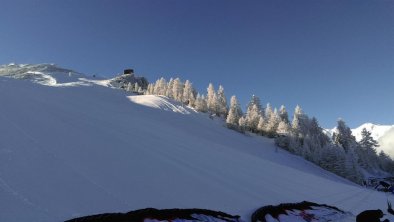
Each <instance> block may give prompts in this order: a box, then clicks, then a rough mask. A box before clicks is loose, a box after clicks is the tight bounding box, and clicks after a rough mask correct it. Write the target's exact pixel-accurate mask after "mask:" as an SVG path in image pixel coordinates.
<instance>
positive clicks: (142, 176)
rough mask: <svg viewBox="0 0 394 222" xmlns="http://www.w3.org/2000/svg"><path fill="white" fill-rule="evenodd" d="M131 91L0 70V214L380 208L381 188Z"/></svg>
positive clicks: (39, 217) (49, 216) (6, 217)
mask: <svg viewBox="0 0 394 222" xmlns="http://www.w3.org/2000/svg"><path fill="white" fill-rule="evenodd" d="M46 74H49V75H50V73H46ZM51 77H53V78H55V80H56V82H61V81H59V80H58V79H57V76H56V74H54V75H51ZM75 81H76V80H72V81H71V82H75ZM77 81H79V79H77ZM62 83H67V82H66V81H64V82H62ZM50 86H55V85H50ZM130 96H131V95H129V94H126V93H125V92H124V91H121V90H116V89H113V88H109V87H104V86H102V85H97V84H93V83H92V84H90V85H89V86H88V87H87V86H86V85H83V86H81V85H73V87H48V85H41V84H35V83H32V82H31V81H22V80H16V79H13V78H4V77H0V104H1V106H0V209H1V210H0V221H8V222H12V221H40V222H41V221H62V220H65V219H70V218H73V217H77V216H83V215H88V214H98V213H103V212H118V211H123V212H125V211H130V210H134V209H138V208H145V207H155V208H178V207H181V208H183V207H184V208H209V209H213V210H220V211H224V212H228V213H231V214H240V215H241V216H242V217H243V218H244V219H245V220H246V221H248V219H249V216H250V215H251V213H252V212H253V211H254V210H256V209H257V208H259V207H261V206H263V205H267V204H278V203H283V202H299V201H302V200H309V201H314V202H318V203H325V204H330V205H335V206H338V207H339V208H342V209H344V210H348V211H351V212H353V213H355V214H356V213H359V212H360V211H363V210H365V209H376V208H381V209H385V208H386V206H385V205H386V196H385V195H384V194H382V193H378V192H375V191H372V190H367V189H365V188H362V187H359V186H357V185H355V184H352V183H350V182H348V181H346V180H344V179H342V178H339V177H337V176H335V175H333V174H331V173H329V172H326V171H324V170H322V169H321V168H318V167H316V166H314V165H313V164H311V163H309V162H307V161H305V160H303V159H302V158H300V157H297V156H294V155H291V154H289V153H287V152H285V151H282V150H279V152H276V151H275V147H274V143H273V141H272V140H270V139H266V138H263V137H254V136H250V135H243V134H240V133H237V132H235V131H232V130H229V129H227V128H225V127H223V126H222V124H221V123H220V122H218V121H212V120H211V119H209V117H208V116H206V115H203V114H200V113H195V112H191V111H188V115H184V114H183V113H182V112H181V113H179V112H168V111H163V109H162V107H163V103H164V104H165V106H164V107H178V106H179V104H177V103H174V102H172V101H171V100H169V99H166V98H163V97H155V96H141V97H134V96H133V97H130ZM140 104H143V105H140ZM152 107H154V108H152ZM168 110H174V109H172V108H168ZM187 110H188V109H187ZM175 111H177V110H176V109H175Z"/></svg>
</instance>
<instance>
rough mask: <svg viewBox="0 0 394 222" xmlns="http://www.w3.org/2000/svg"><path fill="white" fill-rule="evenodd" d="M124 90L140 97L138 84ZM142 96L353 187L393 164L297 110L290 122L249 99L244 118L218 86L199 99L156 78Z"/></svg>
mask: <svg viewBox="0 0 394 222" xmlns="http://www.w3.org/2000/svg"><path fill="white" fill-rule="evenodd" d="M127 89H128V90H129V91H133V92H138V93H142V92H143V91H142V89H140V87H139V86H138V84H136V85H131V86H130V89H129V87H127ZM143 93H144V94H147V95H163V96H167V97H169V98H171V99H174V100H176V101H178V102H181V103H184V104H185V105H188V106H190V107H193V108H194V109H196V110H197V111H199V112H204V113H209V114H210V115H216V116H218V117H220V118H223V119H224V120H225V122H226V125H227V127H228V128H230V129H233V130H236V131H239V132H241V133H246V132H251V133H255V134H259V135H262V136H266V137H269V138H275V143H276V145H277V146H279V147H282V148H283V149H285V150H287V151H289V152H291V153H293V154H296V155H299V156H302V157H303V158H305V159H306V160H308V161H311V162H313V163H315V164H317V165H318V166H320V167H322V168H324V169H326V170H328V171H331V172H333V173H335V174H337V175H339V176H342V177H344V178H347V179H349V180H351V181H353V182H356V183H359V184H361V183H362V181H363V180H364V178H363V175H365V172H367V173H370V174H373V175H377V174H380V173H383V172H388V173H390V174H394V161H393V160H392V159H391V158H390V157H389V156H388V155H387V154H386V153H384V152H383V151H381V152H380V153H379V154H378V153H377V151H376V147H378V146H379V144H378V142H377V141H375V140H374V139H373V138H372V136H371V133H370V132H369V131H367V130H366V129H363V131H362V139H361V141H359V142H357V141H356V139H355V137H354V136H353V135H352V132H351V129H350V128H349V127H348V126H347V125H346V123H345V122H344V121H343V120H341V119H340V120H338V122H337V127H336V132H334V133H333V135H332V136H331V137H330V136H329V135H328V134H327V133H325V132H324V129H323V128H322V127H320V125H319V122H318V121H317V119H316V118H315V117H312V118H310V117H309V116H308V115H307V114H305V113H304V112H303V111H302V109H301V107H300V106H298V105H297V106H296V107H295V110H294V114H293V117H292V119H291V120H290V119H289V114H288V112H287V110H286V107H285V106H283V105H282V106H281V107H280V108H279V109H277V108H274V107H272V106H271V105H270V104H269V103H268V104H267V105H266V106H265V107H262V105H261V101H260V99H259V97H257V96H255V95H253V96H252V98H251V100H250V102H249V104H248V105H247V107H246V112H245V113H244V112H243V111H242V109H241V106H240V104H239V102H238V100H237V97H236V96H232V97H231V99H230V104H229V106H228V104H227V100H226V96H225V92H224V88H223V86H221V85H220V86H219V88H218V90H217V91H216V90H215V88H214V86H213V84H212V83H210V84H209V85H208V88H207V93H206V95H204V94H200V93H198V92H197V91H196V90H195V89H194V88H193V85H192V83H191V82H190V81H189V80H186V81H185V82H183V81H181V80H180V79H179V78H176V79H173V78H171V79H170V80H169V81H167V80H166V79H164V78H160V79H158V80H157V81H156V82H155V83H151V84H149V85H148V87H147V89H146V90H145V91H144V92H143Z"/></svg>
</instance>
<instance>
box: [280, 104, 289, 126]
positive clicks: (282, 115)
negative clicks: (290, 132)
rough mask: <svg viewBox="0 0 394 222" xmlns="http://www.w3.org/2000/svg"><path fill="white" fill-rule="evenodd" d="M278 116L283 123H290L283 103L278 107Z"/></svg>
mask: <svg viewBox="0 0 394 222" xmlns="http://www.w3.org/2000/svg"><path fill="white" fill-rule="evenodd" d="M279 117H280V120H281V121H283V122H285V123H287V124H288V123H290V122H289V114H288V113H287V110H286V107H285V106H284V105H282V106H281V107H280V109H279Z"/></svg>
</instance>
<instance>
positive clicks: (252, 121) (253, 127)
mask: <svg viewBox="0 0 394 222" xmlns="http://www.w3.org/2000/svg"><path fill="white" fill-rule="evenodd" d="M251 105H252V107H248V111H247V113H246V116H245V121H246V124H245V125H246V129H247V130H249V131H251V132H253V133H256V132H258V130H257V125H258V124H259V120H260V116H261V111H260V110H259V108H258V106H257V105H256V104H251Z"/></svg>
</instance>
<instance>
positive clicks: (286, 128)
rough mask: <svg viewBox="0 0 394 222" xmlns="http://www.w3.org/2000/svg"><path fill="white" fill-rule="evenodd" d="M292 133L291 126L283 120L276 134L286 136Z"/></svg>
mask: <svg viewBox="0 0 394 222" xmlns="http://www.w3.org/2000/svg"><path fill="white" fill-rule="evenodd" d="M289 131H290V125H289V123H288V122H286V121H285V120H283V119H282V120H281V121H280V122H279V124H278V128H277V129H276V133H277V134H278V135H282V136H286V135H288V133H289Z"/></svg>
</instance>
